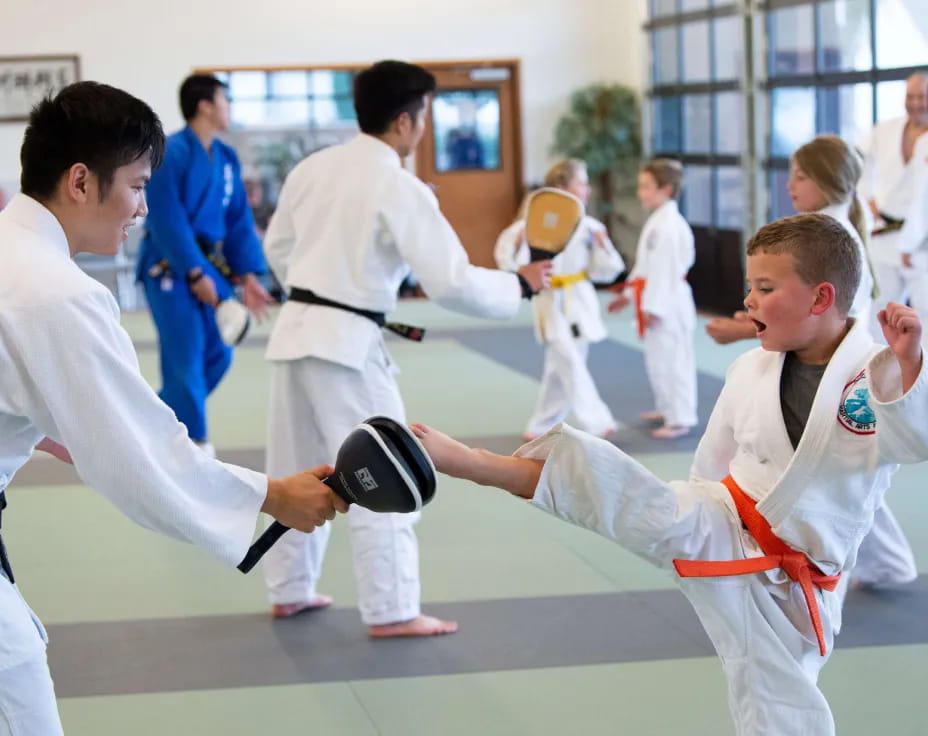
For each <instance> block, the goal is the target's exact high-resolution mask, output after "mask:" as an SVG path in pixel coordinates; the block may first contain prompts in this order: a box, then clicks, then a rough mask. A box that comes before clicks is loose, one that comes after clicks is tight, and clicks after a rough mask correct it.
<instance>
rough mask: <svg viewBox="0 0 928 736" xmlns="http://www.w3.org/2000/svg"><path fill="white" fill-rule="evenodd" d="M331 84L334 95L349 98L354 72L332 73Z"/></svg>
mask: <svg viewBox="0 0 928 736" xmlns="http://www.w3.org/2000/svg"><path fill="white" fill-rule="evenodd" d="M332 82H333V85H334V87H335V94H337V95H345V96H347V97H351V88H352V84H353V82H354V72H349V71H337V72H332Z"/></svg>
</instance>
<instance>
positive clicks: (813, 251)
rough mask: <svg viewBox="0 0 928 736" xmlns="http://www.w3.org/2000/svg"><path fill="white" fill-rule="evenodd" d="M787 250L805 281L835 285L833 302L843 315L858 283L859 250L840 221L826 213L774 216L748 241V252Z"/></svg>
mask: <svg viewBox="0 0 928 736" xmlns="http://www.w3.org/2000/svg"><path fill="white" fill-rule="evenodd" d="M756 253H770V254H772V255H779V254H781V253H789V254H790V255H791V256H792V257H793V264H794V269H795V271H796V275H797V276H799V278H800V279H802V281H803V282H804V283H806V284H810V285H814V284H820V283H822V282H823V281H827V282H828V283H830V284H832V285H833V286H834V287H835V306H836V307H837V309H838V312H839V313H840V314H841V315H842V316H847V313H848V312H849V311H850V309H851V303H852V302H853V301H854V294H855V293H856V292H857V285H858V284H859V283H860V269H861V264H860V251H859V250H858V247H857V242H856V241H855V240H854V238H853V237H851V234H850V233H849V232H848V231H847V230H846V229H845V228H844V225H842V224H841V223H840V222H838V221H837V220H836V219H834V218H833V217H829V216H828V215H819V214H810V215H793V216H792V217H784V218H783V219H781V220H774V221H773V222H771V223H769V224H768V225H764V226H763V227H762V228H761V229H760V230H758V231H757V232H756V233H754V236H753V237H752V238H751V239H750V240H749V241H748V255H749V256H752V255H754V254H756Z"/></svg>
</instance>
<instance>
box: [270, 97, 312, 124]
mask: <svg viewBox="0 0 928 736" xmlns="http://www.w3.org/2000/svg"><path fill="white" fill-rule="evenodd" d="M266 110H267V122H266V123H265V124H266V125H272V126H281V127H289V128H292V127H298V128H304V127H307V126H308V125H309V123H310V119H311V118H310V112H309V100H307V99H302V100H268V102H267V107H266Z"/></svg>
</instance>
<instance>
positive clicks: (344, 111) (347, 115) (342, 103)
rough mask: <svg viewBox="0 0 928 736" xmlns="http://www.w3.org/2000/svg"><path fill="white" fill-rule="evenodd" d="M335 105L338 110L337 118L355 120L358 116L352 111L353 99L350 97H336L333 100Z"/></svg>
mask: <svg viewBox="0 0 928 736" xmlns="http://www.w3.org/2000/svg"><path fill="white" fill-rule="evenodd" d="M335 107H336V108H337V110H338V119H339V120H342V121H347V120H351V121H354V120H357V119H358V116H357V115H356V114H355V111H354V100H352V98H351V97H338V98H336V100H335Z"/></svg>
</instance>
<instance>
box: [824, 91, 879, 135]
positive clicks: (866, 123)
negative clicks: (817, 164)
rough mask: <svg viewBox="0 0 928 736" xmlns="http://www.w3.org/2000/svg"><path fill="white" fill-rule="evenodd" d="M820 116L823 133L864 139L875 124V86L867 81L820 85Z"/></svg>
mask: <svg viewBox="0 0 928 736" xmlns="http://www.w3.org/2000/svg"><path fill="white" fill-rule="evenodd" d="M818 119H819V132H820V133H836V134H837V135H839V136H841V137H842V138H844V140H846V141H850V142H851V143H861V142H863V140H864V139H865V138H866V136H867V135H868V134H869V133H870V129H871V128H872V127H873V88H872V87H871V86H870V85H869V84H866V83H864V84H843V85H840V86H838V87H819V90H818Z"/></svg>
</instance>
